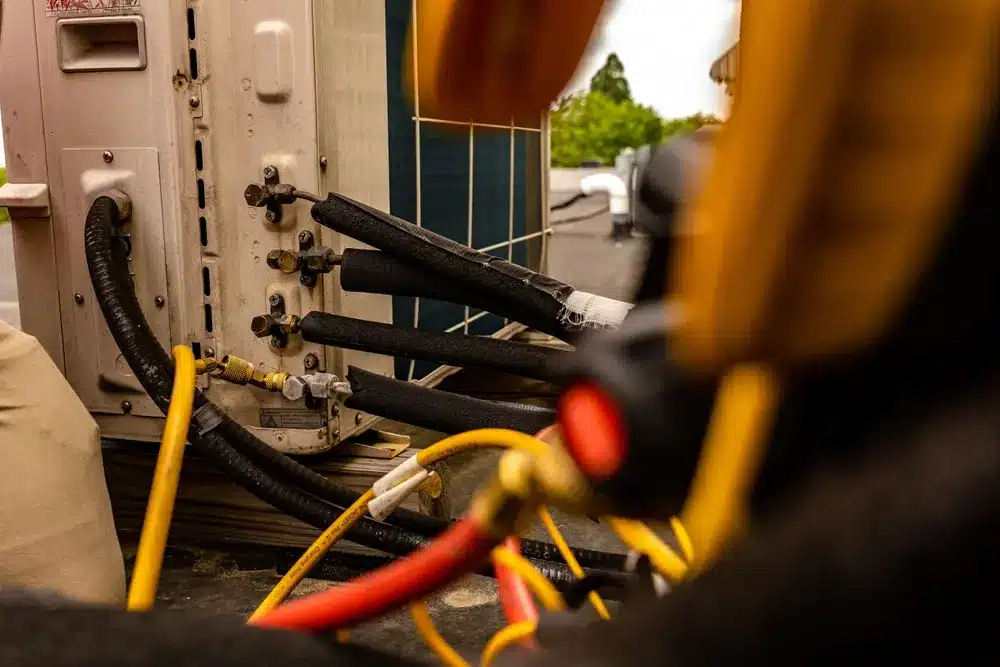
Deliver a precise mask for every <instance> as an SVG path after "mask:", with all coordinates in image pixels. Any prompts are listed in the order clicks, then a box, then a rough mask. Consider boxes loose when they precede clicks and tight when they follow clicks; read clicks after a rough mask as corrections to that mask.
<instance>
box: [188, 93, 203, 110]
mask: <svg viewBox="0 0 1000 667" xmlns="http://www.w3.org/2000/svg"><path fill="white" fill-rule="evenodd" d="M188 106H189V107H191V108H192V109H197V108H198V107H200V106H201V98H200V97H198V96H197V95H192V96H191V97H189V98H188Z"/></svg>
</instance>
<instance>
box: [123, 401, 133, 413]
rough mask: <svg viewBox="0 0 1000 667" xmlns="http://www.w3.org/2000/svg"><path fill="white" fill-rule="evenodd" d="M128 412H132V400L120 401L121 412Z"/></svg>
mask: <svg viewBox="0 0 1000 667" xmlns="http://www.w3.org/2000/svg"><path fill="white" fill-rule="evenodd" d="M130 412H132V402H131V401H122V414H126V415H127V414H129V413H130Z"/></svg>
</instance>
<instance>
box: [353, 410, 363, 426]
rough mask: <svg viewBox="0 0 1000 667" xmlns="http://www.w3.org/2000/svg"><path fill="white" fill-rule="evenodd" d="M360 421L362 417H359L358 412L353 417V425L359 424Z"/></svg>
mask: <svg viewBox="0 0 1000 667" xmlns="http://www.w3.org/2000/svg"><path fill="white" fill-rule="evenodd" d="M361 419H362V417H361V413H360V412H359V413H357V414H355V415H354V423H355V424H360V423H361Z"/></svg>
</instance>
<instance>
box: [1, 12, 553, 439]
mask: <svg viewBox="0 0 1000 667" xmlns="http://www.w3.org/2000/svg"><path fill="white" fill-rule="evenodd" d="M419 6H420V3H419V2H417V1H415V0H335V1H334V0H312V1H310V0H281V1H280V2H279V1H277V0H7V1H6V2H4V3H3V24H2V29H3V31H4V33H5V35H4V37H5V38H4V39H3V40H2V41H0V49H2V71H0V112H2V116H3V128H4V139H5V142H6V153H7V173H8V180H9V183H8V185H6V186H4V188H3V191H2V194H3V201H4V203H6V204H7V205H8V207H9V208H10V210H11V216H12V219H13V225H14V243H15V255H16V263H17V279H18V291H19V298H20V309H21V322H22V328H23V329H24V330H25V331H27V332H29V333H31V334H32V335H34V336H36V337H37V338H38V339H39V340H40V341H41V342H42V344H43V345H44V347H45V349H46V350H47V351H48V352H49V354H50V355H51V356H52V358H53V359H54V360H55V361H56V363H57V364H58V365H59V366H60V368H62V369H63V370H64V372H65V374H66V376H67V378H68V379H69V381H70V383H71V384H72V386H73V388H74V389H75V390H76V392H77V393H78V394H79V396H80V397H81V398H82V399H83V401H84V403H85V404H86V405H87V406H88V408H89V409H90V411H91V412H92V413H93V414H94V415H95V417H96V418H97V420H98V422H99V424H100V426H101V430H102V433H103V435H104V436H106V437H111V438H122V439H131V440H154V439H156V438H158V435H159V431H160V428H161V424H162V419H161V415H160V413H159V411H158V410H157V408H156V407H155V406H154V405H153V403H152V401H150V400H149V399H148V398H147V397H146V395H145V393H144V392H143V391H142V389H141V387H140V386H139V383H138V381H137V380H136V378H135V377H134V375H133V374H132V372H131V370H130V369H129V367H128V365H127V364H126V363H125V362H124V360H123V358H122V356H121V354H120V352H119V351H118V349H117V347H116V346H115V343H114V341H113V340H112V338H111V335H110V334H109V332H108V330H107V327H106V325H105V323H104V320H103V318H102V316H101V313H100V309H99V307H98V305H97V303H96V301H95V298H94V294H93V291H92V289H91V285H90V279H89V276H88V273H87V265H86V261H85V257H84V252H83V228H84V219H85V216H86V211H87V209H88V207H89V204H90V203H91V202H92V201H93V199H94V198H95V196H96V195H97V194H98V193H99V192H101V191H102V190H105V189H106V188H108V187H112V186H113V187H117V188H119V189H121V190H122V191H124V192H125V193H126V194H128V195H129V197H130V198H131V200H132V207H133V215H132V220H131V222H130V224H129V228H128V231H129V233H130V241H131V246H132V253H131V269H132V272H133V274H134V281H135V286H136V290H137V294H138V297H139V300H140V305H141V306H142V308H143V310H144V312H145V314H146V317H147V319H148V320H149V323H150V325H151V326H152V328H153V331H154V332H155V334H156V336H157V337H158V338H159V340H160V342H161V343H162V344H163V345H164V346H170V345H176V344H179V343H187V344H191V345H192V346H193V347H194V348H195V351H196V354H198V353H200V354H202V355H205V356H208V355H212V356H216V357H221V356H223V355H225V354H229V353H231V354H234V355H237V356H240V357H243V358H245V359H247V360H249V361H251V362H253V363H254V364H259V365H260V366H261V367H263V368H265V369H274V370H284V371H287V372H290V373H293V374H301V373H304V372H306V371H312V370H317V369H322V370H326V371H327V372H330V373H334V374H336V375H338V376H341V377H343V375H344V373H345V371H346V368H347V366H348V365H354V366H359V367H362V368H365V369H368V370H372V371H376V372H379V373H383V374H387V375H388V374H395V375H397V377H403V378H404V379H412V378H417V379H419V378H421V377H423V376H424V375H425V374H426V373H427V370H428V369H427V368H426V367H424V368H422V367H421V366H420V365H414V364H409V363H407V362H402V363H397V364H396V367H395V368H394V365H393V360H392V359H390V358H387V357H380V356H376V355H370V354H365V353H358V352H350V351H342V350H336V349H324V348H322V347H319V346H315V345H312V344H304V343H303V342H302V341H301V339H299V338H298V337H292V338H291V339H290V340H289V342H288V344H287V346H286V347H284V348H278V347H275V346H274V345H273V344H272V342H271V341H269V340H268V339H258V338H256V337H255V336H254V335H253V334H252V333H251V331H250V326H249V325H250V320H251V318H252V317H253V316H255V315H259V314H262V313H267V312H269V311H270V309H271V306H273V303H274V301H275V299H273V298H272V297H274V296H275V295H277V296H278V297H280V303H281V305H282V307H283V308H284V309H285V310H286V312H290V313H295V314H300V315H301V314H305V313H307V312H309V311H312V310H325V311H329V312H334V313H340V314H344V315H349V316H352V317H359V318H364V319H368V320H377V321H391V320H392V319H393V315H394V312H395V320H396V322H397V323H404V324H416V325H418V326H421V327H427V328H435V329H438V330H451V331H455V332H469V333H475V334H491V333H494V332H496V331H497V330H498V329H500V328H502V327H503V326H504V325H505V324H506V323H505V322H504V320H502V319H500V318H497V317H495V316H493V315H490V314H487V313H479V312H475V311H473V312H470V311H469V309H467V308H464V307H462V306H457V305H454V304H441V303H437V302H426V303H423V304H421V303H419V302H417V303H415V302H414V301H413V300H412V299H397V300H396V303H395V304H393V303H392V299H390V298H389V297H386V296H377V295H370V294H359V293H346V292H343V291H342V290H340V288H339V282H338V280H337V274H336V271H335V272H334V273H331V274H328V275H326V276H323V277H321V279H320V280H319V281H318V282H317V284H316V285H315V286H313V287H307V286H304V285H302V284H301V283H300V280H299V275H298V274H293V275H285V274H282V273H281V272H280V271H277V270H275V269H273V268H271V267H269V266H268V263H267V261H266V257H267V254H268V252H270V251H272V250H275V249H289V250H297V249H298V248H299V244H300V243H302V242H303V241H304V240H309V239H310V238H311V240H312V242H314V243H315V244H317V245H320V244H322V245H326V246H330V247H332V248H334V249H335V250H337V251H338V252H339V251H341V250H342V249H343V248H344V247H345V246H349V245H355V244H354V242H353V241H352V240H350V239H347V238H340V237H338V235H336V234H334V233H332V232H330V231H329V230H326V229H322V228H320V227H319V226H318V225H317V224H315V223H314V222H313V220H312V219H311V217H310V215H309V209H308V203H307V202H299V203H297V204H295V205H291V206H285V207H284V209H283V212H282V216H281V219H280V221H279V222H273V221H270V220H268V219H267V218H266V217H265V215H264V209H256V208H250V207H248V206H247V205H246V203H245V201H244V198H243V190H244V188H245V187H246V186H247V184H249V183H252V182H263V181H264V172H265V170H268V171H269V173H270V169H271V168H273V169H275V170H277V174H278V178H279V180H280V181H281V182H284V183H291V184H293V185H295V186H296V187H297V188H299V189H302V190H308V191H312V192H316V193H320V194H323V193H326V192H327V191H337V192H340V193H343V194H345V195H347V196H350V197H353V198H355V199H358V200H360V201H362V202H365V203H367V204H370V205H372V206H374V207H376V208H379V209H382V210H390V211H391V212H392V213H393V214H395V215H398V216H400V217H402V218H405V219H407V220H410V221H412V222H416V223H418V224H422V225H424V226H427V227H429V228H431V229H434V231H437V232H439V233H444V234H446V235H448V236H450V237H451V238H454V239H456V240H459V241H461V242H463V243H467V244H470V245H473V246H475V247H477V248H480V249H485V250H487V251H488V252H491V253H493V254H495V255H497V256H501V257H505V258H509V259H512V260H513V261H515V262H519V263H522V264H526V265H529V266H531V267H532V268H536V269H537V268H538V267H539V264H540V263H541V260H542V257H543V255H544V240H545V235H546V233H547V231H548V230H547V228H546V217H547V216H546V211H547V207H546V202H545V200H546V197H545V190H546V187H545V184H546V181H547V177H546V172H547V169H546V168H543V165H546V164H547V161H548V155H547V150H548V148H547V132H546V130H545V125H544V120H543V119H538V121H537V122H524V121H523V120H522V121H519V122H517V123H515V122H513V121H512V122H511V124H510V126H509V127H506V126H501V127H498V126H484V125H477V124H472V123H456V122H454V121H451V122H445V121H444V120H440V119H430V118H422V117H420V115H419V100H417V101H416V103H415V104H413V105H412V106H411V105H410V103H409V101H407V100H406V99H405V95H404V94H403V90H402V85H403V83H402V81H403V76H402V69H403V68H402V65H403V63H402V58H403V52H404V47H403V44H404V42H405V38H406V35H407V30H408V29H409V28H408V27H407V26H408V25H409V17H410V16H411V13H412V12H413V11H419ZM310 235H311V236H310ZM200 381H201V382H202V383H203V388H207V391H208V395H209V397H211V398H212V399H213V400H214V401H215V402H216V403H218V404H219V405H221V406H222V407H223V408H224V409H225V410H227V411H228V412H229V414H230V415H232V416H233V417H234V418H235V419H236V420H238V421H239V422H240V423H242V424H244V425H245V426H247V427H249V428H250V429H251V430H252V431H253V432H254V433H255V434H256V435H257V436H258V437H260V438H261V439H263V440H264V441H265V442H268V443H269V444H271V445H272V446H274V447H275V448H277V449H279V450H282V451H286V452H295V453H311V452H319V451H323V450H325V449H328V448H329V447H330V446H332V445H335V444H336V443H337V442H339V441H340V440H342V439H344V438H346V437H348V436H350V435H352V434H353V433H356V432H358V431H359V430H361V429H364V428H366V427H367V426H369V425H370V424H371V422H372V421H373V419H374V418H373V417H371V416H369V415H364V414H357V413H355V412H354V411H352V410H349V409H346V408H344V407H343V406H342V405H339V404H338V403H337V402H335V401H332V400H331V401H329V402H326V403H323V404H319V405H317V404H312V405H309V406H306V405H305V404H304V403H303V401H302V400H299V401H297V402H290V401H287V400H286V399H284V398H283V397H282V396H281V395H280V394H268V393H266V392H264V391H262V390H258V389H255V388H252V387H248V386H236V385H231V384H227V383H225V382H223V381H221V380H215V379H209V378H202V379H201V380H200Z"/></svg>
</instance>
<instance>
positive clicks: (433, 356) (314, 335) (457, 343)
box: [301, 312, 570, 381]
mask: <svg viewBox="0 0 1000 667" xmlns="http://www.w3.org/2000/svg"><path fill="white" fill-rule="evenodd" d="M301 332H302V338H303V339H304V340H306V341H308V342H310V343H319V344H320V345H330V346H332V347H343V348H347V349H349V350H362V351H364V352H374V353H375V354H386V355H389V356H393V357H406V358H407V359H420V360H423V361H433V362H436V363H439V364H447V365H449V366H461V367H463V368H492V369H497V370H501V371H504V372H507V373H513V374H515V375H520V376H522V377H527V378H533V379H536V380H548V381H552V380H555V379H556V375H557V369H558V367H559V365H560V359H561V358H563V357H566V356H567V355H569V354H570V353H569V352H566V351H563V350H557V349H555V348H551V347H542V346H539V345H526V344H524V343H514V342H511V341H507V340H498V339H496V338H490V337H488V336H466V335H463V334H448V333H441V332H438V331H424V330H421V329H414V328H412V327H398V326H395V325H392V324H383V323H382V322H369V321H368V320H359V319H357V318H354V317H344V316H342V315H333V314H331V313H320V312H313V313H309V314H308V315H306V316H305V317H303V318H302V322H301Z"/></svg>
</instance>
